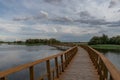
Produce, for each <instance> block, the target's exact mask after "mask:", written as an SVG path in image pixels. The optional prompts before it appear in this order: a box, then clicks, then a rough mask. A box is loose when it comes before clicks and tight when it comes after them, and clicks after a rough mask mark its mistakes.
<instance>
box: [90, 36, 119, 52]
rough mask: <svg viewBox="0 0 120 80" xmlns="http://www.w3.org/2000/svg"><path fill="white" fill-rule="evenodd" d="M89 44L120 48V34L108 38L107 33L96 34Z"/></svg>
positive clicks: (104, 47) (98, 46)
mask: <svg viewBox="0 0 120 80" xmlns="http://www.w3.org/2000/svg"><path fill="white" fill-rule="evenodd" d="M88 44H89V45H90V46H91V47H93V48H96V49H118V50H120V36H116V37H111V38H108V36H107V35H105V34H103V35H102V36H94V37H93V38H92V39H91V40H90V41H89V42H88Z"/></svg>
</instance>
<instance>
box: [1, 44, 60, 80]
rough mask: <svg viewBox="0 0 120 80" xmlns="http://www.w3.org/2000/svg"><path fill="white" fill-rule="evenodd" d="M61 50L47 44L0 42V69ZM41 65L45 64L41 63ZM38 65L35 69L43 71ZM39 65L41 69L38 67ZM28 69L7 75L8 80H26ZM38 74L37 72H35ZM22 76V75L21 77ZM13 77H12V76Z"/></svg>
mask: <svg viewBox="0 0 120 80" xmlns="http://www.w3.org/2000/svg"><path fill="white" fill-rule="evenodd" d="M60 52H62V51H60V50H58V49H56V48H55V47H51V46H47V45H40V46H27V45H7V44H1V45H0V71H3V70H6V69H9V68H12V67H16V66H19V65H22V64H25V63H28V62H32V61H35V60H38V59H42V58H45V57H48V56H50V55H54V54H57V53H60ZM41 65H42V66H44V65H45V64H44V63H42V64H41ZM41 65H38V66H37V67H36V70H35V71H38V68H39V70H40V72H42V73H43V72H45V71H43V70H45V69H43V67H41ZM40 67H41V68H42V69H40ZM28 71H29V70H25V71H20V72H17V73H15V74H12V76H11V75H10V76H8V77H9V80H13V79H14V80H23V79H24V80H28V78H27V77H28V76H29V74H26V73H28ZM37 74H38V73H37ZM21 76H22V77H21ZM13 77H14V78H13Z"/></svg>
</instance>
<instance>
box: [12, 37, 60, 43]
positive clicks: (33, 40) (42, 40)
mask: <svg viewBox="0 0 120 80" xmlns="http://www.w3.org/2000/svg"><path fill="white" fill-rule="evenodd" d="M14 43H17V44H23V43H25V44H57V43H60V41H59V40H56V39H54V38H51V39H27V40H26V41H24V42H23V41H14Z"/></svg>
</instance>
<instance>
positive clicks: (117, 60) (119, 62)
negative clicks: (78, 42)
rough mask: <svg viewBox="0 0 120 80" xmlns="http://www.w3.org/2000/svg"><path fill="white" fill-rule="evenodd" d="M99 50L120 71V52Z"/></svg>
mask: <svg viewBox="0 0 120 80" xmlns="http://www.w3.org/2000/svg"><path fill="white" fill-rule="evenodd" d="M97 50H98V51H100V52H101V53H103V54H104V55H105V56H106V57H107V58H108V59H109V60H110V61H111V62H112V63H113V64H114V65H115V66H116V67H117V69H118V70H119V71H120V50H102V49H97Z"/></svg>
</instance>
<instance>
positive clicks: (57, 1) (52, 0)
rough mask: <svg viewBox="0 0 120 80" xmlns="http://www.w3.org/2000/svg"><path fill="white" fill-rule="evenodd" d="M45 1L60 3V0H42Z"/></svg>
mask: <svg viewBox="0 0 120 80" xmlns="http://www.w3.org/2000/svg"><path fill="white" fill-rule="evenodd" d="M44 1H45V2H47V3H60V2H61V1H62V0H44Z"/></svg>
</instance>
